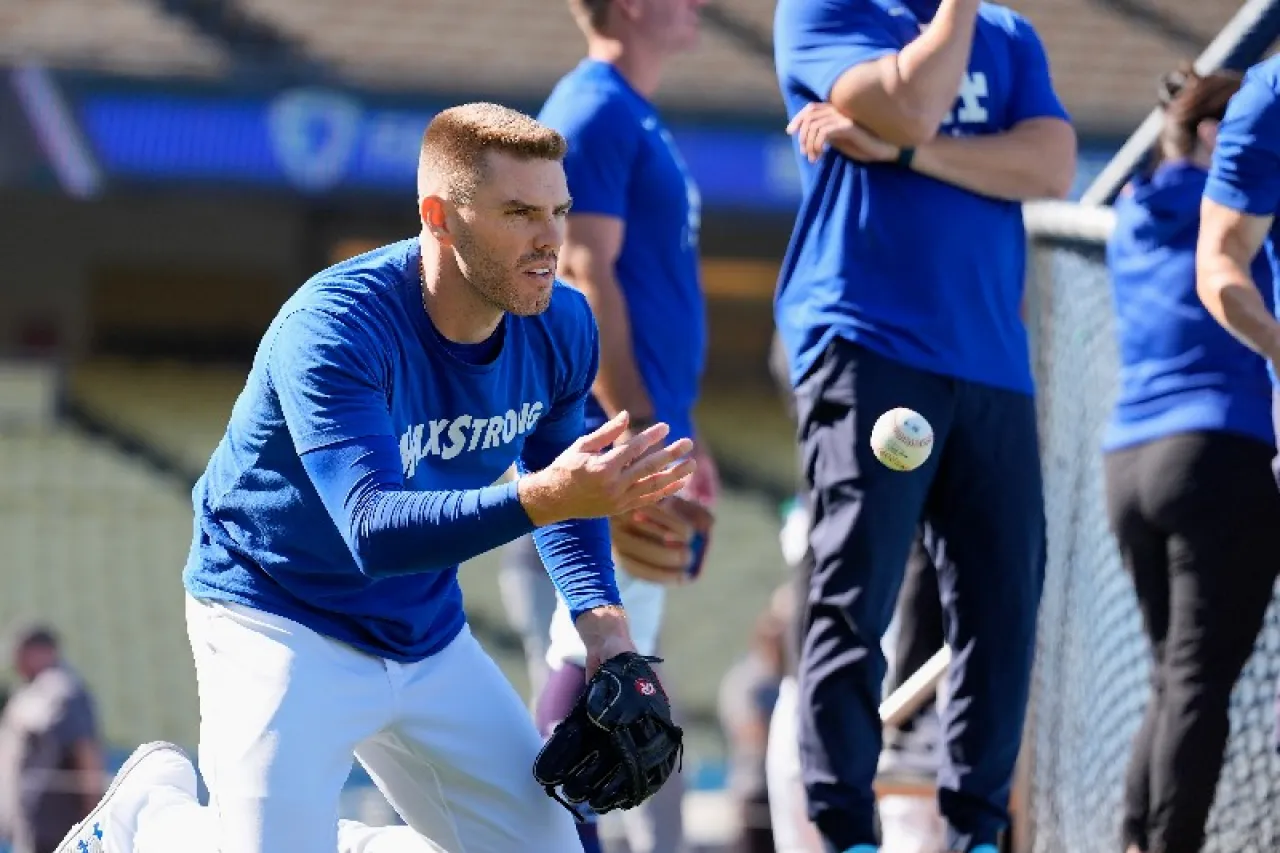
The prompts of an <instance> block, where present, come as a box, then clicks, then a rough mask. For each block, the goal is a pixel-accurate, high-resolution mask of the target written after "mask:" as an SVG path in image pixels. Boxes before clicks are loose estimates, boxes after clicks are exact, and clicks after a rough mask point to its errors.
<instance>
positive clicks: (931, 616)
mask: <svg viewBox="0 0 1280 853" xmlns="http://www.w3.org/2000/svg"><path fill="white" fill-rule="evenodd" d="M944 641H945V638H944V637H943V633H942V599H941V597H940V596H939V594H938V570H937V567H936V566H934V564H933V557H932V555H930V553H929V549H927V548H926V547H925V545H924V537H923V532H921V533H920V534H917V536H916V541H915V543H914V544H913V545H912V546H911V556H910V557H909V558H908V559H907V572H906V577H905V579H904V580H903V583H902V592H901V593H900V594H899V596H898V637H897V645H896V650H895V654H894V661H893V666H892V668H891V670H890V675H889V682H888V684H887V686H886V690H887V692H889V693H892V692H893V691H895V690H897V689H898V688H899V687H901V686H902V684H903V683H904V682H905V681H906V680H907V679H908V678H910V677H911V676H912V675H915V673H916V672H917V671H918V670H919V669H920V667H922V666H924V665H925V664H926V663H928V661H929V659H930V658H932V657H933V656H934V655H935V654H937V652H938V650H939V649H941V648H942V645H943V643H944ZM933 707H934V703H933V700H932V699H930V700H929V701H928V702H926V703H925V704H923V705H921V706H920V708H919V709H917V710H916V712H915V713H914V714H912V715H911V716H910V717H908V718H907V719H906V720H905V721H904V722H903V723H902V725H901V726H899V727H898V728H899V730H900V731H902V732H909V731H911V729H912V726H913V724H914V723H915V721H916V720H917V719H919V718H920V717H921V716H922V715H924V714H926V713H928V712H929V711H931V710H932V709H933Z"/></svg>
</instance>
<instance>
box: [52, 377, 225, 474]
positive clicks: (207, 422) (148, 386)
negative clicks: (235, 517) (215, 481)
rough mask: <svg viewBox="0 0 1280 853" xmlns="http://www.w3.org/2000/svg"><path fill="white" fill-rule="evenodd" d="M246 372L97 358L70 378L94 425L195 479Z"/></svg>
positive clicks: (218, 433) (217, 437)
mask: <svg viewBox="0 0 1280 853" xmlns="http://www.w3.org/2000/svg"><path fill="white" fill-rule="evenodd" d="M244 376H245V368H243V367H223V366H207V367H197V366H192V365H188V364H177V363H172V362H164V361H150V360H145V361H143V360H139V361H134V360H125V359H119V360H113V359H95V360H93V361H90V362H87V363H85V364H83V365H80V366H79V367H77V368H76V369H75V370H74V371H73V372H72V373H71V376H70V386H71V392H72V394H73V395H74V396H75V398H76V400H77V401H78V402H79V403H80V405H81V406H83V407H84V408H85V409H86V410H87V411H88V413H89V414H91V415H92V416H93V418H94V419H95V420H99V421H101V422H103V423H104V424H105V425H107V426H108V427H111V428H114V429H118V430H121V431H123V432H124V433H126V434H128V435H129V436H131V437H134V438H137V439H139V440H141V441H144V442H146V443H148V444H149V445H151V446H152V447H153V448H154V449H156V450H158V451H160V452H161V453H163V454H164V455H165V456H166V457H168V458H169V459H171V460H172V461H173V462H174V463H176V464H177V465H178V466H179V467H180V468H181V469H182V470H183V471H184V472H187V473H189V474H191V475H192V476H193V477H194V476H195V475H198V474H199V473H200V472H201V471H203V470H204V466H205V464H206V463H207V462H208V461H209V454H210V453H212V452H213V449H214V447H216V446H217V444H218V441H219V440H220V439H221V438H222V433H223V430H224V429H225V428H226V425H227V417H228V416H229V415H230V414H231V407H232V405H233V404H234V403H235V399H236V395H237V394H239V393H240V389H241V387H242V386H243V384H244Z"/></svg>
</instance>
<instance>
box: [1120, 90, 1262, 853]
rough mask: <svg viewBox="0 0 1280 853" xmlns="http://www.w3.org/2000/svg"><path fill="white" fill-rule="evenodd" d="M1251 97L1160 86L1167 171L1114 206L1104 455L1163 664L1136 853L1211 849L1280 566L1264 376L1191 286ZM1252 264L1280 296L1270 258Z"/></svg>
mask: <svg viewBox="0 0 1280 853" xmlns="http://www.w3.org/2000/svg"><path fill="white" fill-rule="evenodd" d="M1239 86H1240V75H1239V74H1235V73H1231V72H1218V73H1214V74H1210V75H1207V76H1204V77H1201V76H1198V75H1196V74H1195V73H1194V72H1193V71H1190V70H1184V71H1179V72H1176V73H1173V74H1170V75H1168V76H1166V78H1165V80H1164V85H1163V87H1162V96H1163V97H1162V102H1163V107H1164V126H1163V131H1162V134H1161V137H1160V142H1159V148H1158V150H1157V152H1156V158H1155V163H1154V165H1153V168H1151V169H1150V170H1148V171H1145V172H1144V173H1142V174H1139V175H1138V176H1137V177H1135V178H1134V179H1133V180H1132V181H1131V182H1130V184H1129V185H1128V186H1127V187H1126V188H1125V189H1124V191H1123V192H1122V193H1121V195H1120V197H1119V199H1118V200H1117V201H1116V203H1115V212H1116V225H1115V230H1114V232H1113V233H1112V235H1111V239H1110V241H1109V242H1108V245H1107V266H1108V270H1109V272H1110V278H1111V284H1112V289H1113V294H1114V303H1115V312H1116V314H1115V317H1116V335H1117V338H1118V345H1119V356H1120V383H1119V384H1120V389H1119V394H1118V397H1117V400H1116V403H1115V408H1114V411H1113V414H1112V417H1111V420H1110V423H1109V424H1108V427H1107V431H1106V434H1105V436H1104V440H1103V446H1102V449H1103V453H1104V467H1105V477H1106V489H1107V507H1108V514H1109V517H1110V523H1111V528H1112V530H1113V532H1114V534H1115V537H1116V541H1117V543H1118V544H1119V547H1120V551H1121V554H1122V556H1123V559H1124V564H1125V568H1126V569H1127V570H1128V572H1129V574H1130V575H1131V577H1132V579H1133V584H1134V589H1135V591H1136V593H1137V597H1138V604H1139V608H1140V610H1141V612H1142V619H1143V626H1144V628H1145V630H1146V633H1147V636H1148V638H1149V640H1150V642H1151V656H1152V668H1151V697H1150V700H1149V701H1148V703H1147V709H1146V713H1145V715H1144V717H1143V720H1142V725H1141V727H1140V728H1139V730H1138V733H1137V735H1136V737H1135V739H1134V744H1133V751H1132V754H1131V756H1130V760H1129V765H1128V771H1127V774H1126V777H1125V796H1124V819H1123V823H1122V833H1123V838H1122V839H1121V843H1122V844H1123V845H1124V849H1125V851H1126V853H1154V852H1155V851H1160V853H1197V851H1199V850H1200V849H1201V846H1202V844H1203V842H1204V834H1205V822H1206V820H1207V818H1208V816H1209V809H1210V807H1211V805H1212V804H1213V798H1214V792H1215V790H1216V788H1217V784H1218V776H1219V774H1220V772H1221V768H1222V757H1223V752H1224V750H1225V748H1226V742H1227V735H1228V733H1229V729H1230V725H1229V721H1228V705H1229V702H1230V698H1231V691H1232V688H1233V686H1234V684H1235V682H1236V679H1237V678H1238V677H1239V675H1240V672H1241V670H1242V668H1243V667H1244V664H1245V662H1246V661H1247V660H1248V658H1249V655H1250V653H1251V652H1252V651H1253V646H1254V641H1255V639H1256V637H1257V634H1258V632H1259V631H1260V630H1261V628H1262V622H1263V619H1264V617H1265V614H1266V609H1267V605H1268V604H1269V603H1270V601H1271V588H1272V586H1273V584H1274V582H1275V579H1276V573H1277V568H1278V567H1280V564H1277V562H1276V561H1275V559H1274V555H1275V544H1276V536H1275V531H1276V530H1277V529H1280V491H1278V490H1277V489H1276V484H1275V482H1274V481H1273V480H1272V476H1271V472H1270V468H1269V464H1270V461H1271V459H1272V457H1273V456H1274V455H1275V436H1274V431H1273V428H1272V423H1271V381H1270V378H1269V377H1268V375H1267V364H1266V361H1265V360H1264V359H1263V358H1261V357H1260V356H1259V355H1258V354H1257V353H1255V352H1252V351H1251V350H1250V349H1248V348H1247V347H1245V346H1244V345H1242V344H1241V343H1240V342H1239V341H1237V340H1235V339H1234V338H1233V337H1232V336H1231V335H1230V334H1229V333H1228V332H1227V331H1226V330H1224V329H1223V328H1221V327H1220V326H1219V325H1218V324H1217V323H1216V322H1215V320H1214V318H1213V316H1212V315H1210V314H1209V313H1208V312H1207V311H1206V310H1205V309H1204V306H1203V305H1202V304H1201V302H1200V299H1199V296H1198V295H1197V290H1196V245H1197V241H1198V237H1199V231H1200V206H1201V199H1202V196H1203V194H1204V190H1205V185H1206V182H1207V181H1208V178H1209V166H1210V162H1211V157H1212V154H1213V150H1214V144H1215V140H1216V138H1217V133H1218V126H1219V122H1220V121H1221V120H1222V118H1223V116H1224V114H1225V113H1226V110H1227V104H1228V102H1229V101H1230V99H1231V97H1232V95H1234V94H1235V92H1236V91H1237V90H1238V89H1239ZM1252 270H1253V276H1254V280H1255V281H1257V282H1259V283H1260V285H1261V286H1262V287H1263V293H1264V294H1265V295H1266V299H1267V301H1268V302H1270V300H1271V296H1270V294H1271V290H1270V283H1271V271H1270V269H1269V267H1268V265H1267V262H1266V258H1265V256H1261V255H1260V256H1259V257H1257V258H1256V260H1255V261H1254V263H1253V265H1252Z"/></svg>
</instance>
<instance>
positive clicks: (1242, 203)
mask: <svg viewBox="0 0 1280 853" xmlns="http://www.w3.org/2000/svg"><path fill="white" fill-rule="evenodd" d="M1204 194H1205V197H1206V198H1209V199H1211V200H1213V201H1215V202H1217V203H1218V204H1221V205H1223V206H1224V207H1229V208H1231V209H1232V210H1238V211H1240V212H1241V213H1247V214H1249V215H1251V216H1277V214H1280V56H1276V57H1272V58H1271V59H1268V60H1266V61H1265V62H1261V63H1259V64H1257V65H1255V66H1254V67H1253V68H1250V69H1249V71H1248V73H1246V74H1245V77H1244V82H1243V83H1242V84H1241V86H1240V91H1238V92H1236V94H1235V96H1234V97H1232V99H1231V103H1230V104H1228V105H1227V114H1226V116H1224V117H1223V120H1222V123H1221V124H1220V125H1219V127H1218V142H1217V144H1216V145H1215V146H1214V149H1213V165H1212V167H1211V168H1210V170H1209V183H1208V184H1207V185H1206V187H1205V191H1204ZM1277 237H1280V217H1277V219H1276V221H1275V222H1273V223H1272V225H1271V233H1270V235H1268V238H1267V242H1266V255H1267V257H1268V258H1269V261H1270V264H1271V270H1272V279H1273V281H1274V282H1275V284H1274V285H1273V286H1274V287H1280V256H1278V254H1277V247H1278V246H1280V240H1277ZM1258 284H1259V286H1264V284H1263V282H1261V281H1260V282H1258ZM1268 295H1269V296H1270V297H1271V299H1270V302H1271V304H1272V306H1274V305H1275V304H1276V302H1277V300H1276V294H1275V293H1274V292H1273V293H1271V294H1268ZM1273 310H1274V307H1273Z"/></svg>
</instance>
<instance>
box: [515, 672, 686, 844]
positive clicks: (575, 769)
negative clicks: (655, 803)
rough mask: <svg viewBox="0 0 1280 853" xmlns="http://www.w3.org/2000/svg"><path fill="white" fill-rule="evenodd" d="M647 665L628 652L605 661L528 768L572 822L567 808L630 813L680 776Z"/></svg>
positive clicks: (660, 695)
mask: <svg viewBox="0 0 1280 853" xmlns="http://www.w3.org/2000/svg"><path fill="white" fill-rule="evenodd" d="M652 663H661V659H660V658H654V657H644V656H642V655H639V654H636V653H635V652H625V653H623V654H620V655H617V656H616V657H612V658H610V659H609V660H607V661H605V662H604V663H603V664H602V665H601V667H600V669H599V670H598V671H597V672H596V674H595V675H594V676H593V677H592V679H591V681H589V682H588V683H587V690H586V692H585V693H584V694H583V695H582V698H581V699H579V700H578V703H577V704H576V705H575V706H574V708H573V710H572V711H570V712H569V716H568V717H566V718H565V719H564V720H563V721H562V722H561V723H560V724H559V725H558V726H556V729H555V731H554V732H552V734H551V738H550V739H549V740H548V741H547V742H546V744H544V745H543V747H542V751H541V752H539V753H538V757H537V759H536V760H535V761H534V763H533V777H534V778H535V779H536V780H538V784H540V785H542V787H543V788H544V789H545V790H546V792H547V795H548V796H550V797H551V798H553V799H554V800H556V801H557V802H559V803H560V804H561V805H563V806H564V807H565V808H567V809H568V810H569V811H570V812H572V813H573V816H574V817H575V818H577V819H578V820H579V821H581V820H584V818H583V816H582V815H581V814H580V813H579V812H578V810H577V809H576V808H574V806H576V805H580V804H582V803H586V804H587V805H589V806H590V807H591V809H592V810H593V811H594V812H595V813H596V814H605V813H607V812H611V811H614V810H615V809H630V808H635V807H636V806H638V805H640V804H641V803H643V802H644V801H645V800H647V799H649V798H650V797H651V796H653V795H654V794H655V793H657V791H658V789H659V788H661V787H662V785H663V783H665V782H666V781H667V779H668V777H670V776H671V773H672V771H677V772H678V771H679V769H680V768H679V765H680V762H681V758H682V757H683V754H684V730H683V729H681V728H680V727H679V726H677V725H676V724H675V723H673V722H672V721H671V703H670V702H669V701H668V700H667V695H666V693H665V692H663V689H662V685H661V683H660V682H659V681H658V676H657V675H656V674H654V671H653V667H652V666H650V664H652ZM557 789H558V790H557Z"/></svg>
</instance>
